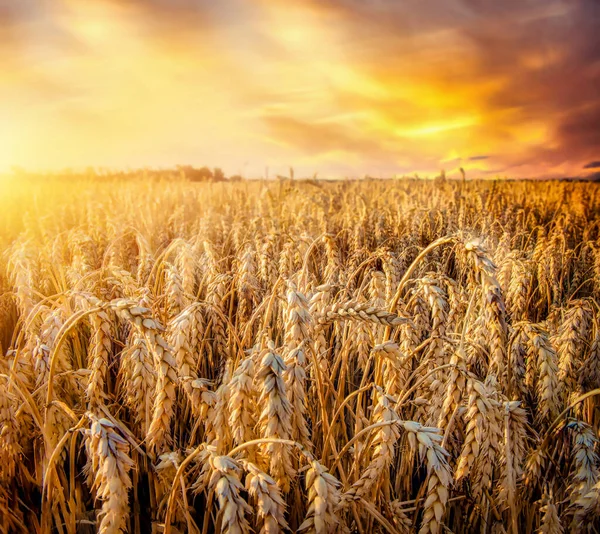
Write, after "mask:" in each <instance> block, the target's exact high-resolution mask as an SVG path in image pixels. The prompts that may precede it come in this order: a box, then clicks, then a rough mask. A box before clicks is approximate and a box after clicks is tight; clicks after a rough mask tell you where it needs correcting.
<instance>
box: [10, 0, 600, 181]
mask: <svg viewBox="0 0 600 534" xmlns="http://www.w3.org/2000/svg"><path fill="white" fill-rule="evenodd" d="M177 164H191V165H198V166H200V165H207V166H209V167H217V166H218V167H221V168H223V170H224V171H225V172H226V173H227V174H234V173H240V174H242V175H244V176H247V177H254V176H262V175H265V174H266V173H267V172H268V173H269V176H275V175H276V174H286V175H287V174H288V173H289V168H290V166H292V167H294V170H295V175H296V176H301V175H313V174H314V173H318V175H319V176H364V175H365V174H369V175H372V176H396V175H412V174H415V173H418V174H419V175H422V176H425V175H431V176H433V175H435V174H438V173H439V172H440V170H441V169H444V170H445V172H446V174H447V175H448V176H453V175H457V174H458V172H459V168H461V167H462V168H464V169H465V171H466V173H467V176H468V177H479V176H481V177H494V176H507V177H559V176H573V175H581V174H584V173H591V172H598V171H600V2H598V1H597V0H501V1H499V0H0V171H1V170H7V169H10V168H12V167H13V166H19V167H24V168H26V169H32V170H58V169H62V168H66V167H70V168H75V169H81V168H85V167H88V166H99V167H105V168H130V167H131V168H133V167H171V166H174V165H177ZM267 169H268V171H267Z"/></svg>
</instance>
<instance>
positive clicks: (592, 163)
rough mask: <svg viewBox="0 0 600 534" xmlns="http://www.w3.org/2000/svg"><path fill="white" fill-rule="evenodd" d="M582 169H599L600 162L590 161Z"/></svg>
mask: <svg viewBox="0 0 600 534" xmlns="http://www.w3.org/2000/svg"><path fill="white" fill-rule="evenodd" d="M583 168H584V169H600V161H590V162H589V163H587V164H586V165H584V166H583Z"/></svg>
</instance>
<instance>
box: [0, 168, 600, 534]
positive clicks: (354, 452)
mask: <svg viewBox="0 0 600 534" xmlns="http://www.w3.org/2000/svg"><path fill="white" fill-rule="evenodd" d="M0 232H1V233H0V246H1V248H2V250H1V252H2V256H1V257H0V258H1V259H0V532H6V533H9V532H10V533H12V532H16V533H19V532H28V533H43V534H49V533H60V534H75V533H80V532H94V531H97V532H101V533H119V532H131V533H145V532H165V533H168V532H170V533H172V534H174V533H176V532H190V533H198V532H202V533H207V532H226V533H232V534H233V533H247V532H251V531H254V532H264V533H268V534H270V533H276V532H290V531H291V532H302V533H313V532H314V533H329V532H358V533H364V534H366V533H370V532H380V533H384V532H387V533H402V532H416V531H418V532H419V533H421V534H426V533H429V532H431V533H438V532H440V533H443V532H454V533H469V532H489V533H500V532H510V533H512V534H516V533H518V532H534V531H539V532H543V533H560V532H563V531H568V530H574V531H576V532H586V531H588V529H593V528H596V527H597V526H598V524H599V521H600V519H599V517H600V516H599V515H598V514H599V508H600V478H599V473H600V472H599V468H600V463H599V458H598V427H599V423H600V416H599V412H598V406H599V403H598V396H597V395H598V393H600V390H599V389H596V388H599V387H600V312H599V307H598V302H597V299H598V295H599V293H598V290H599V289H600V240H599V238H600V188H599V187H598V186H595V185H593V184H582V183H566V182H466V183H459V182H450V181H445V182H444V181H438V182H428V181H419V180H406V181H366V182H337V183H327V182H317V181H308V182H304V181H280V182H276V183H274V182H240V183H235V184H232V183H229V184H228V183H214V184H194V183H190V182H186V181H183V180H180V179H166V178H165V179H163V180H157V181H150V180H143V179H141V178H139V179H133V180H130V181H122V182H120V181H118V180H110V179H105V180H104V181H102V180H97V181H86V180H81V179H77V180H75V179H74V180H73V181H66V180H64V181H59V180H56V179H53V180H49V181H48V182H45V183H40V182H37V183H36V182H27V183H24V184H21V186H20V187H18V188H13V189H12V190H11V191H10V192H7V193H6V194H5V195H4V196H3V198H2V199H1V200H0ZM592 531H593V530H590V532H592Z"/></svg>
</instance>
